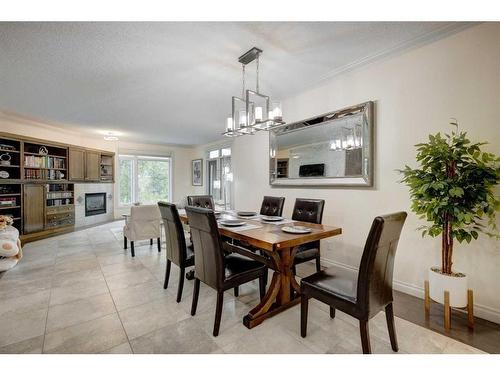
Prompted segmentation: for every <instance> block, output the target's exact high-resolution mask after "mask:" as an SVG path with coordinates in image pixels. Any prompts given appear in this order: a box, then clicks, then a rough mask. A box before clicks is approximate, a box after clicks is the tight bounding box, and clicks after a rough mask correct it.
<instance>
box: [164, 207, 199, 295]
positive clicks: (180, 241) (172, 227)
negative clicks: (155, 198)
mask: <svg viewBox="0 0 500 375" xmlns="http://www.w3.org/2000/svg"><path fill="white" fill-rule="evenodd" d="M158 207H159V208H160V214H161V217H162V220H163V226H164V227H165V237H166V242H167V268H166V270H165V282H164V284H163V289H167V287H168V279H169V278H170V267H171V265H172V263H174V264H176V265H177V266H179V268H180V271H179V272H180V273H179V286H178V288H177V302H180V301H181V298H182V288H183V287H184V274H185V273H186V268H187V267H192V266H194V251H193V246H192V244H191V243H187V241H186V236H185V235H184V229H183V227H182V223H181V219H180V218H179V212H178V211H177V207H176V206H175V204H172V203H167V202H158Z"/></svg>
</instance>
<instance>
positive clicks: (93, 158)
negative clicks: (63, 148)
mask: <svg viewBox="0 0 500 375" xmlns="http://www.w3.org/2000/svg"><path fill="white" fill-rule="evenodd" d="M100 163H101V154H100V153H99V152H97V151H90V150H86V151H85V181H99V180H100Z"/></svg>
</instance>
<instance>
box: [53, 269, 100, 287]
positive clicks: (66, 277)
mask: <svg viewBox="0 0 500 375" xmlns="http://www.w3.org/2000/svg"><path fill="white" fill-rule="evenodd" d="M88 280H104V276H103V275H102V272H101V269H100V267H97V268H92V269H90V270H83V271H77V272H65V273H62V274H59V275H54V277H53V278H52V288H58V287H62V286H68V285H71V284H74V283H78V282H84V281H88Z"/></svg>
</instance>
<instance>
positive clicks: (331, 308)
mask: <svg viewBox="0 0 500 375" xmlns="http://www.w3.org/2000/svg"><path fill="white" fill-rule="evenodd" d="M330 318H332V319H334V318H335V307H332V306H330Z"/></svg>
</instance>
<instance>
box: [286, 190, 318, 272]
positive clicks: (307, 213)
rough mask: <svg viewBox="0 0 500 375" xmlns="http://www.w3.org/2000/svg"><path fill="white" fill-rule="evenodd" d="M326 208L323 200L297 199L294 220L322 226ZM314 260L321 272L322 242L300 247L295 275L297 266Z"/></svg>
mask: <svg viewBox="0 0 500 375" xmlns="http://www.w3.org/2000/svg"><path fill="white" fill-rule="evenodd" d="M324 207H325V201H324V200H323V199H304V198H297V199H296V200H295V206H294V207H293V213H292V220H297V221H305V222H308V223H314V224H321V222H322V221H323V209H324ZM313 259H315V260H316V271H317V272H319V271H321V261H320V259H321V254H320V241H313V242H309V243H306V244H304V245H300V246H299V248H298V249H297V253H296V254H295V259H294V262H293V273H295V265H297V264H300V263H304V262H308V261H310V260H313Z"/></svg>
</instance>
